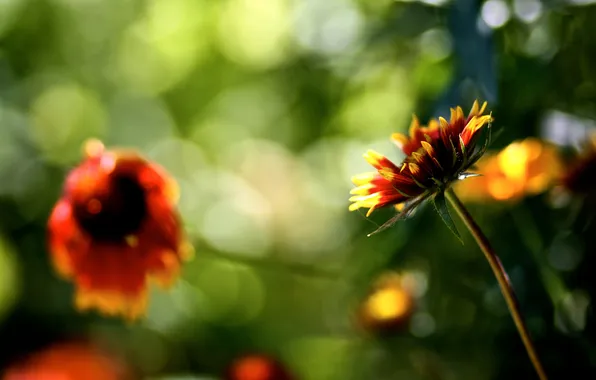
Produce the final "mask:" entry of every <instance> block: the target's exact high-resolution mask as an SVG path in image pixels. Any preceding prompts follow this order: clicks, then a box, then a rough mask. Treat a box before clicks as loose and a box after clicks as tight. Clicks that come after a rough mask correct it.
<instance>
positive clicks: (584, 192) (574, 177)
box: [561, 133, 596, 200]
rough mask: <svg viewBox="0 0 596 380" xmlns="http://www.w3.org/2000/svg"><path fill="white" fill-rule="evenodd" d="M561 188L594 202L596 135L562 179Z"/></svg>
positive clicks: (595, 134)
mask: <svg viewBox="0 0 596 380" xmlns="http://www.w3.org/2000/svg"><path fill="white" fill-rule="evenodd" d="M561 186H562V187H563V188H564V189H565V190H566V191H567V192H569V193H572V194H575V195H580V196H586V197H588V198H591V199H590V200H594V198H595V194H596V133H593V134H592V135H591V136H590V137H589V138H588V139H587V140H586V141H585V142H584V143H583V146H582V149H581V151H580V152H579V153H578V154H577V156H575V157H574V159H573V161H572V162H571V163H569V164H568V167H567V169H566V171H565V173H564V175H563V176H562V178H561Z"/></svg>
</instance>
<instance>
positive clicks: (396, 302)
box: [358, 272, 415, 332]
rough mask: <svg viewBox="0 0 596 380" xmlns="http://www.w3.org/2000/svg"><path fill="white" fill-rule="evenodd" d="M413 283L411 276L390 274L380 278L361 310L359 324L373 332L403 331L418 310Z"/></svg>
mask: <svg viewBox="0 0 596 380" xmlns="http://www.w3.org/2000/svg"><path fill="white" fill-rule="evenodd" d="M413 292H414V289H413V284H412V281H411V280H410V279H409V278H408V275H407V274H406V275H400V274H398V273H395V272H388V273H385V274H383V275H382V276H380V277H379V279H377V281H376V282H375V284H374V287H373V289H372V291H371V292H370V293H369V294H368V295H367V297H366V299H365V300H364V302H363V303H362V304H361V305H360V308H359V313H358V315H359V321H360V323H361V325H362V326H363V327H364V328H366V329H367V330H369V331H373V332H383V331H387V332H389V331H402V330H403V329H404V327H406V326H407V325H408V323H409V321H410V317H411V316H412V313H413V311H414V307H415V300H414V297H413Z"/></svg>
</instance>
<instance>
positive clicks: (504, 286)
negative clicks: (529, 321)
mask: <svg viewBox="0 0 596 380" xmlns="http://www.w3.org/2000/svg"><path fill="white" fill-rule="evenodd" d="M445 196H446V197H447V199H448V200H449V202H450V203H451V205H452V206H453V208H454V209H455V211H457V214H458V215H459V217H460V218H461V219H462V220H463V222H464V224H465V225H466V227H467V228H468V230H469V231H470V233H471V234H472V236H474V239H476V243H478V246H479V247H480V249H481V250H482V252H483V253H484V256H485V257H486V260H488V263H489V264H490V267H491V269H492V270H493V273H494V274H495V277H496V278H497V281H498V283H499V286H500V287H501V292H502V293H503V296H504V297H505V301H507V306H508V307H509V312H510V313H511V316H512V317H513V321H514V322H515V326H516V327H517V331H518V332H519V335H520V336H521V339H522V341H523V342H524V346H525V347H526V351H527V352H528V356H529V357H530V360H531V361H532V364H533V365H534V369H535V370H536V373H537V374H538V377H539V378H540V379H541V380H546V379H547V377H546V373H545V372H544V368H543V367H542V364H541V363H540V359H539V358H538V354H537V353H536V349H535V348H534V344H533V343H532V338H530V333H529V332H528V327H527V326H526V323H525V322H524V318H523V316H522V313H521V310H520V307H519V303H518V301H517V298H516V297H515V292H514V291H513V286H512V285H511V281H510V280H509V276H507V273H506V272H505V268H503V264H501V260H499V257H498V256H497V254H496V253H495V251H494V250H493V248H492V247H491V245H490V243H489V241H488V239H487V238H486V236H485V235H484V233H483V232H482V230H481V229H480V227H479V226H478V224H476V222H475V221H474V219H473V218H472V215H470V213H469V212H468V210H467V209H466V207H465V206H464V205H463V203H461V201H460V200H459V198H458V197H457V195H455V193H454V192H453V190H452V189H448V190H447V191H445Z"/></svg>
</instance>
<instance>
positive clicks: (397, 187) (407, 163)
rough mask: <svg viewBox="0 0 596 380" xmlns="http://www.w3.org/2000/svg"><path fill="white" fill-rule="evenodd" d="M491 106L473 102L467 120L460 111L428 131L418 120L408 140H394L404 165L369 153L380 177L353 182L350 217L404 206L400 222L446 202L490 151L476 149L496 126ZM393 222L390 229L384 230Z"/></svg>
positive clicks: (356, 178)
mask: <svg viewBox="0 0 596 380" xmlns="http://www.w3.org/2000/svg"><path fill="white" fill-rule="evenodd" d="M486 106H487V103H486V102H484V104H482V106H480V105H479V104H478V102H477V101H476V102H474V105H473V106H472V109H471V110H470V113H469V114H468V116H464V113H463V110H462V109H461V107H457V108H452V109H451V119H450V120H449V121H447V120H445V119H444V118H442V117H440V118H439V120H435V119H431V120H430V121H429V123H428V126H424V125H420V124H419V122H418V119H417V118H416V117H415V116H414V118H413V120H412V124H411V125H410V133H409V136H406V135H403V134H401V133H394V134H393V136H391V138H392V140H393V142H394V143H395V144H396V145H397V146H398V147H399V148H400V149H401V150H402V151H403V152H404V153H405V154H406V158H405V159H404V161H403V162H402V163H401V164H400V165H396V164H395V163H393V162H392V161H391V160H389V159H388V158H387V157H385V156H383V155H382V154H380V153H377V152H375V151H372V150H369V151H368V152H367V153H365V154H364V158H365V159H366V161H368V163H370V164H371V165H372V166H373V167H374V168H375V169H376V172H368V173H364V174H360V175H356V176H354V177H353V178H352V182H354V184H355V185H356V188H354V189H352V191H351V192H350V193H351V194H352V197H351V198H350V202H352V204H350V206H349V209H350V211H355V210H358V209H360V208H368V209H369V210H368V212H367V214H366V215H367V216H368V215H370V214H371V213H372V212H373V211H374V210H375V209H377V208H381V207H386V206H395V205H398V204H401V203H404V207H403V208H402V210H401V212H400V214H398V217H396V218H394V219H395V220H397V219H398V218H399V217H401V216H405V215H408V214H409V213H410V211H412V210H413V209H415V208H416V207H417V206H418V205H419V204H420V203H422V202H423V201H424V200H426V199H428V198H430V197H431V196H435V197H436V196H442V195H443V192H444V191H445V190H446V189H447V188H448V187H449V186H450V185H451V183H452V182H455V181H457V180H459V179H464V178H466V177H467V176H468V173H466V170H467V169H468V168H469V167H470V166H472V165H473V164H474V163H475V162H476V161H477V160H478V159H479V158H480V157H481V156H482V154H483V153H484V150H485V149H486V144H485V145H484V146H482V147H478V146H477V141H478V136H479V135H480V133H479V132H480V131H481V130H482V129H483V127H484V126H485V125H487V124H489V123H490V122H491V121H492V116H490V115H484V111H485V109H486ZM393 222H394V220H391V221H389V222H387V223H385V225H384V226H383V227H381V229H383V228H386V227H387V226H389V225H391V224H392V223H393Z"/></svg>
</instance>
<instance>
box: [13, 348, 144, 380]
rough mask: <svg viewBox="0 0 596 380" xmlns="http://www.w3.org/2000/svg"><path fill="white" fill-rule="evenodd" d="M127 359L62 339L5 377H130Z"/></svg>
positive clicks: (45, 379)
mask: <svg viewBox="0 0 596 380" xmlns="http://www.w3.org/2000/svg"><path fill="white" fill-rule="evenodd" d="M133 378H134V377H133V374H132V371H131V370H130V368H128V366H126V365H125V363H124V362H121V361H119V360H117V358H115V357H112V356H111V355H108V354H106V353H104V352H102V351H101V350H99V349H98V348H97V347H94V346H92V345H90V344H86V343H81V342H68V343H60V344H54V345H52V346H49V347H48V348H46V349H44V350H42V351H39V352H36V353H34V354H32V355H31V356H30V357H28V358H26V359H25V360H23V361H22V362H17V363H16V364H14V365H12V366H10V367H9V368H8V369H7V370H6V371H5V373H4V376H3V377H2V380H80V379H85V380H130V379H133Z"/></svg>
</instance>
